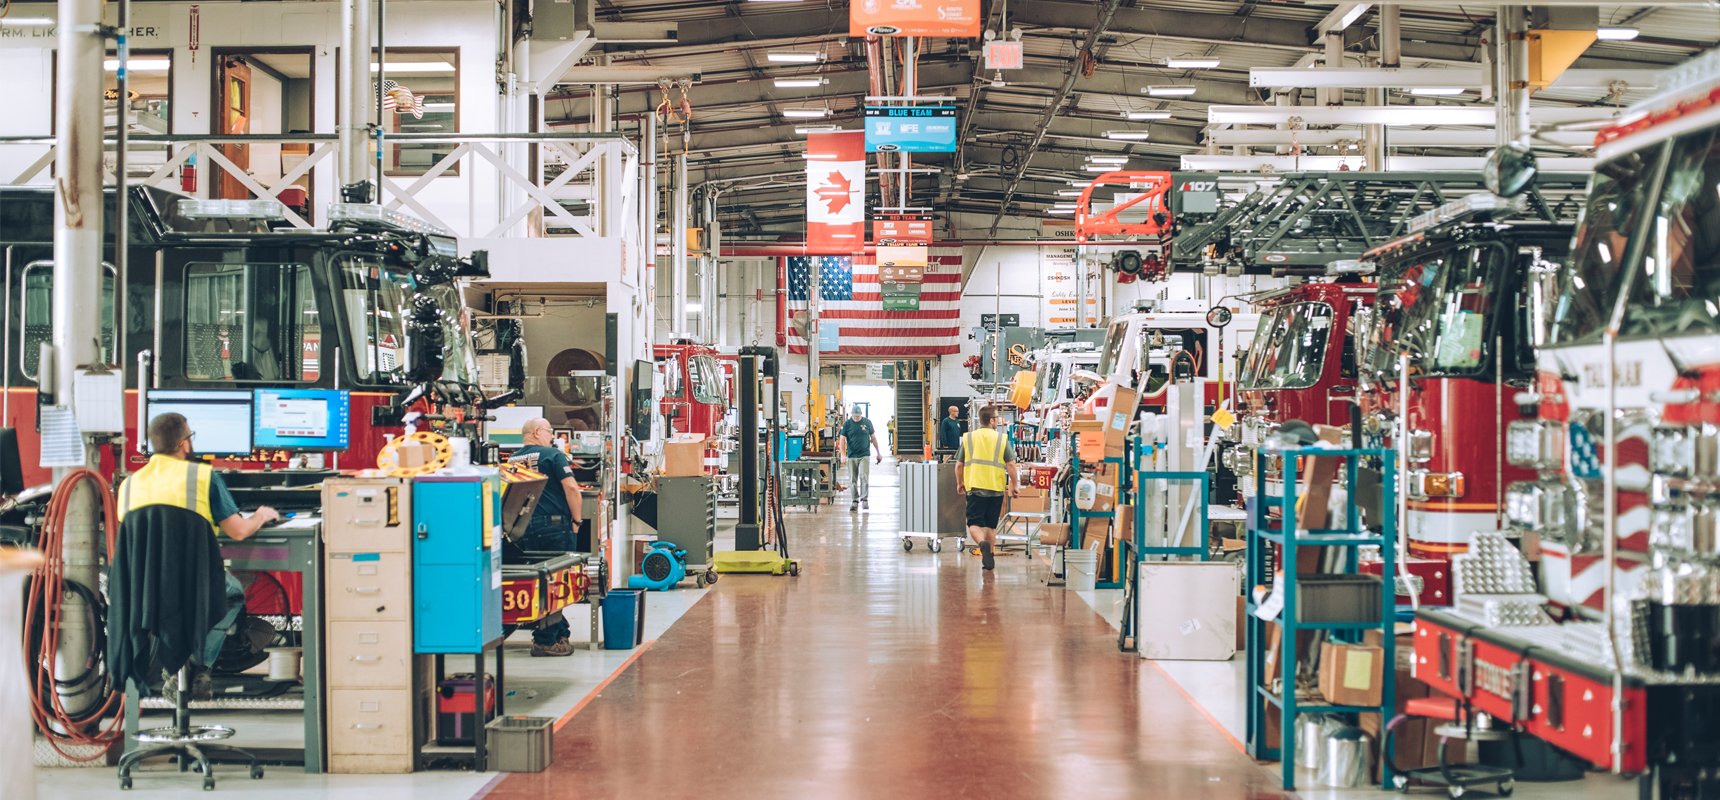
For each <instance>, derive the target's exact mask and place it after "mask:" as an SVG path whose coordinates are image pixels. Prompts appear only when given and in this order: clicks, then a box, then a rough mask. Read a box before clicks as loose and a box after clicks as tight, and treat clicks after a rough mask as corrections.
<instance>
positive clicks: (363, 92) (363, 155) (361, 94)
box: [336, 0, 376, 203]
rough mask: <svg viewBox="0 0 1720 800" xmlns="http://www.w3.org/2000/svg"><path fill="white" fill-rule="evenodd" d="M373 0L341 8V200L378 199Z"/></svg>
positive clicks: (348, 3) (348, 0)
mask: <svg viewBox="0 0 1720 800" xmlns="http://www.w3.org/2000/svg"><path fill="white" fill-rule="evenodd" d="M370 3H371V0H344V2H342V3H341V8H340V26H341V43H340V47H341V51H340V54H341V61H342V64H341V67H342V68H341V71H340V85H339V86H338V87H337V88H336V94H337V96H338V98H339V103H340V110H341V114H340V120H341V125H340V162H339V163H340V166H339V179H340V199H341V201H342V202H347V203H369V202H372V201H374V200H375V198H376V186H375V184H373V183H371V180H370V158H371V155H370V130H371V126H372V125H373V124H374V121H373V120H372V118H371V117H372V113H373V111H374V108H373V105H374V103H373V102H372V101H373V97H372V96H371V92H372V91H373V90H372V89H371V82H370Z"/></svg>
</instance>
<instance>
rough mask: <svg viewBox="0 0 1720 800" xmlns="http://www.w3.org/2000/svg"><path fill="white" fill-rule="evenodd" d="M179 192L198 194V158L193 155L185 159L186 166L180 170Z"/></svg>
mask: <svg viewBox="0 0 1720 800" xmlns="http://www.w3.org/2000/svg"><path fill="white" fill-rule="evenodd" d="M179 191H182V192H184V193H186V194H196V193H197V156H196V154H192V155H189V156H186V157H185V166H183V167H180V168H179Z"/></svg>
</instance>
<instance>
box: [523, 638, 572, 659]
mask: <svg viewBox="0 0 1720 800" xmlns="http://www.w3.org/2000/svg"><path fill="white" fill-rule="evenodd" d="M571 655H573V642H570V641H568V640H566V639H563V640H561V641H559V642H556V643H555V644H538V643H537V642H532V658H563V657H566V656H571Z"/></svg>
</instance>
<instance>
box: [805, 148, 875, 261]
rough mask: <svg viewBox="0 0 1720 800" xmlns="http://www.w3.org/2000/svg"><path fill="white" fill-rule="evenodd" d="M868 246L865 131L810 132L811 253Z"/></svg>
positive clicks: (808, 205) (808, 215)
mask: <svg viewBox="0 0 1720 800" xmlns="http://www.w3.org/2000/svg"><path fill="white" fill-rule="evenodd" d="M865 245H866V134H865V132H864V131H838V132H835V133H814V134H809V135H807V137H806V252H807V253H809V254H814V255H848V254H850V253H855V252H859V251H860V250H861V249H862V248H863V247H865Z"/></svg>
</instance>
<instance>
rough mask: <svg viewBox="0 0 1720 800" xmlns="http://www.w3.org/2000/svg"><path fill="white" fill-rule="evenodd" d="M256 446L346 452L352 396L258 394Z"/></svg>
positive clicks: (288, 391) (313, 392)
mask: <svg viewBox="0 0 1720 800" xmlns="http://www.w3.org/2000/svg"><path fill="white" fill-rule="evenodd" d="M256 395H257V399H256V409H257V410H256V425H255V428H256V445H257V446H258V447H262V448H281V449H287V450H345V449H346V447H347V443H348V441H349V439H350V438H351V433H350V431H349V427H350V419H351V411H350V409H349V394H348V393H347V392H344V391H341V390H338V389H258V390H256Z"/></svg>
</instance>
